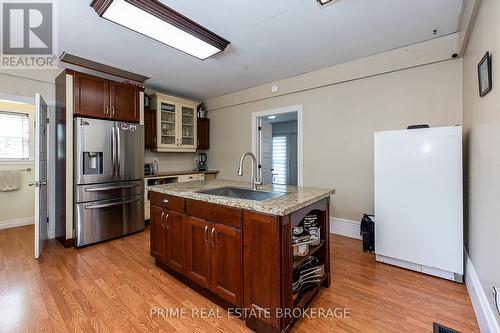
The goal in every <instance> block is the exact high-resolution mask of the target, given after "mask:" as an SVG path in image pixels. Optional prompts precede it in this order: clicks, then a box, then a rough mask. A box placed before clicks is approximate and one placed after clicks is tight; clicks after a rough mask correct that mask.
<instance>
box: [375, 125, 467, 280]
mask: <svg viewBox="0 0 500 333" xmlns="http://www.w3.org/2000/svg"><path fill="white" fill-rule="evenodd" d="M374 142H375V147H374V148H375V151H374V168H375V170H374V172H375V175H374V176H375V184H374V186H375V188H374V190H375V253H376V259H377V261H381V262H385V263H388V264H392V265H397V266H400V267H404V268H408V269H412V270H415V271H419V272H422V273H426V274H431V275H435V276H439V277H442V278H445V279H449V280H453V281H456V282H462V279H463V209H462V206H463V204H462V200H463V198H462V127H461V126H455V127H439V128H423V129H411V130H399V131H385V132H377V133H375V139H374Z"/></svg>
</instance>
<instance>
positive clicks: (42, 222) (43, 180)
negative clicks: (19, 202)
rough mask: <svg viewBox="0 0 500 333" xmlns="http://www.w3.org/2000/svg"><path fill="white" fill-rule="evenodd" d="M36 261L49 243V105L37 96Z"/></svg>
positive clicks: (33, 184)
mask: <svg viewBox="0 0 500 333" xmlns="http://www.w3.org/2000/svg"><path fill="white" fill-rule="evenodd" d="M35 108H36V112H35V181H34V182H33V183H31V184H30V186H35V259H38V258H39V257H40V254H41V251H42V249H43V247H44V246H45V243H46V241H47V104H45V101H44V100H43V98H42V97H41V96H40V94H36V95H35Z"/></svg>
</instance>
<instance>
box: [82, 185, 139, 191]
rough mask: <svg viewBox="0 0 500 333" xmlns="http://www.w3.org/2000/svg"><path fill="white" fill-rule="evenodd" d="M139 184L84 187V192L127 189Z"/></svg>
mask: <svg viewBox="0 0 500 333" xmlns="http://www.w3.org/2000/svg"><path fill="white" fill-rule="evenodd" d="M137 186H139V184H135V185H126V186H110V187H100V188H86V189H85V192H103V191H113V190H121V189H128V188H134V187H137Z"/></svg>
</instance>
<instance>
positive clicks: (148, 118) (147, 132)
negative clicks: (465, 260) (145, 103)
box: [144, 108, 157, 148]
mask: <svg viewBox="0 0 500 333" xmlns="http://www.w3.org/2000/svg"><path fill="white" fill-rule="evenodd" d="M156 138H157V135H156V111H155V110H151V109H150V108H144V144H145V145H146V148H156V140H157V139H156Z"/></svg>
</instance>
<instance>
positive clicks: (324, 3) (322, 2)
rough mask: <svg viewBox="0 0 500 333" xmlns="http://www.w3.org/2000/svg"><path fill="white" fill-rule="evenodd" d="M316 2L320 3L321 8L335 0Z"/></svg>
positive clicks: (319, 0)
mask: <svg viewBox="0 0 500 333" xmlns="http://www.w3.org/2000/svg"><path fill="white" fill-rule="evenodd" d="M316 1H318V2H319V4H320V5H321V6H323V5H326V4H327V3H329V2H332V1H333V0H316Z"/></svg>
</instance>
